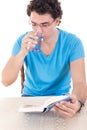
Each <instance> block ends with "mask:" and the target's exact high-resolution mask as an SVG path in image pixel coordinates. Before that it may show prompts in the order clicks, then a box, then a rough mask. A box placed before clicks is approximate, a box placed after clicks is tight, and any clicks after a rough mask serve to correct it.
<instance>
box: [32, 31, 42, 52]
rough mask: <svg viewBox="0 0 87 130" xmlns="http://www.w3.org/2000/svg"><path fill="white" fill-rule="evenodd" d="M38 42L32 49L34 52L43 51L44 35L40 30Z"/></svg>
mask: <svg viewBox="0 0 87 130" xmlns="http://www.w3.org/2000/svg"><path fill="white" fill-rule="evenodd" d="M37 37H38V39H37V42H38V44H36V46H35V47H34V48H33V49H32V51H33V52H40V51H41V43H42V41H43V35H42V34H41V33H39V32H37Z"/></svg>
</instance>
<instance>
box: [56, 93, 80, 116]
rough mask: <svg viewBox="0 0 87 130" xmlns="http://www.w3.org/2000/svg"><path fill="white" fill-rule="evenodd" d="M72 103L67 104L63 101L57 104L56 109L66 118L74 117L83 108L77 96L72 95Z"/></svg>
mask: <svg viewBox="0 0 87 130" xmlns="http://www.w3.org/2000/svg"><path fill="white" fill-rule="evenodd" d="M70 98H71V101H70V102H66V101H62V102H61V103H58V104H56V106H54V109H55V110H56V111H57V112H58V113H59V114H60V115H61V116H62V117H65V118H71V117H73V116H74V115H75V114H76V113H77V112H78V111H79V110H80V108H81V104H80V102H79V101H78V100H77V98H76V96H74V95H70Z"/></svg>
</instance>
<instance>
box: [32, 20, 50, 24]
mask: <svg viewBox="0 0 87 130" xmlns="http://www.w3.org/2000/svg"><path fill="white" fill-rule="evenodd" d="M31 22H32V23H35V22H34V21H31ZM47 23H49V22H43V23H40V24H47ZM35 24H38V23H35Z"/></svg>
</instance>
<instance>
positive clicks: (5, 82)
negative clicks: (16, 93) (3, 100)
mask: <svg viewBox="0 0 87 130" xmlns="http://www.w3.org/2000/svg"><path fill="white" fill-rule="evenodd" d="M1 82H2V84H3V85H4V86H5V87H8V86H9V85H10V84H9V83H8V82H7V81H6V80H4V79H2V80H1Z"/></svg>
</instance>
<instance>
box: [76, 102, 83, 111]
mask: <svg viewBox="0 0 87 130" xmlns="http://www.w3.org/2000/svg"><path fill="white" fill-rule="evenodd" d="M78 102H79V104H80V108H79V110H78V111H77V112H80V111H81V109H82V107H83V106H84V103H83V102H82V101H81V100H78Z"/></svg>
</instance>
